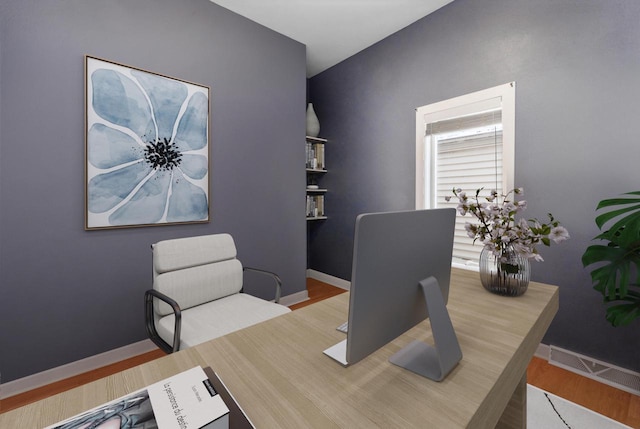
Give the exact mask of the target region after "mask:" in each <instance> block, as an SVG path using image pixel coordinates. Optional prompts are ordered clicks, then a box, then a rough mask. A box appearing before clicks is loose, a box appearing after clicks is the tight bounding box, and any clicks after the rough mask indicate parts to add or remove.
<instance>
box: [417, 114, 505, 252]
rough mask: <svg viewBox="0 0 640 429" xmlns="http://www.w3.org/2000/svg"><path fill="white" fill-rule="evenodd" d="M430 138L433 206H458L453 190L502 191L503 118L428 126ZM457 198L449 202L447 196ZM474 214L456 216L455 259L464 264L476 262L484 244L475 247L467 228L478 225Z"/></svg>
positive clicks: (491, 116) (484, 117)
mask: <svg viewBox="0 0 640 429" xmlns="http://www.w3.org/2000/svg"><path fill="white" fill-rule="evenodd" d="M426 137H427V139H429V140H430V141H431V143H430V145H431V150H432V151H433V158H434V163H433V164H434V167H435V168H434V169H433V170H434V171H433V176H434V177H433V179H432V189H433V198H434V201H433V205H432V207H453V208H455V207H457V205H458V201H457V199H456V198H455V197H453V193H452V190H453V188H461V189H463V190H465V191H466V192H467V194H469V195H473V194H474V193H475V190H476V189H480V188H484V191H483V192H482V193H481V195H485V196H487V195H489V193H490V192H491V190H492V189H495V190H497V191H498V192H499V193H501V192H502V191H503V189H502V117H501V112H500V111H499V110H498V111H494V112H489V113H484V114H479V115H473V116H468V117H464V118H457V119H453V120H448V121H442V122H439V123H432V124H428V126H427V136H426ZM447 196H449V197H453V198H452V199H451V200H450V201H449V202H447V201H446V199H445V197H447ZM474 221H475V218H473V217H472V216H470V215H467V216H461V215H460V214H458V215H457V217H456V227H455V236H454V246H453V257H454V259H458V260H460V261H465V262H466V261H471V262H476V261H477V260H478V258H479V256H480V251H481V250H482V244H481V243H476V244H475V245H474V243H473V239H471V238H469V237H468V236H467V232H466V230H465V228H464V225H465V223H466V222H474Z"/></svg>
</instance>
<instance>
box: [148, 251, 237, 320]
mask: <svg viewBox="0 0 640 429" xmlns="http://www.w3.org/2000/svg"><path fill="white" fill-rule="evenodd" d="M153 288H154V289H156V290H157V291H159V292H162V293H164V294H165V295H167V296H169V297H171V298H172V299H174V300H175V301H176V302H177V303H178V305H179V306H180V309H181V310H187V309H189V308H191V307H195V306H197V305H201V304H204V303H206V302H209V301H214V300H216V299H220V298H223V297H225V296H228V295H231V294H235V293H238V292H240V290H241V289H242V263H241V262H240V261H239V260H237V259H231V260H228V261H222V262H217V263H214V264H207V265H201V266H197V267H192V268H185V269H183V270H178V271H168V272H165V273H163V274H160V275H158V276H157V277H156V279H155V282H154V284H153ZM154 301H155V304H154V305H155V312H156V314H157V315H159V316H166V315H168V314H170V313H172V310H171V307H170V306H169V305H167V304H165V303H164V302H162V301H160V300H158V299H156V300H154Z"/></svg>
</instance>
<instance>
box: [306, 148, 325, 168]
mask: <svg viewBox="0 0 640 429" xmlns="http://www.w3.org/2000/svg"><path fill="white" fill-rule="evenodd" d="M306 158H307V162H306V168H309V169H312V170H324V169H325V164H324V144H322V143H311V142H307V143H306Z"/></svg>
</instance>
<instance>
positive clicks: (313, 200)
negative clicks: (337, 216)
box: [307, 195, 324, 217]
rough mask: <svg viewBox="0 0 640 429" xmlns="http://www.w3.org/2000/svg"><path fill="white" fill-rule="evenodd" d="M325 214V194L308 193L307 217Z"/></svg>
mask: <svg viewBox="0 0 640 429" xmlns="http://www.w3.org/2000/svg"><path fill="white" fill-rule="evenodd" d="M320 216H324V195H307V217H320Z"/></svg>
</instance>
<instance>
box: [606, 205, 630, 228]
mask: <svg viewBox="0 0 640 429" xmlns="http://www.w3.org/2000/svg"><path fill="white" fill-rule="evenodd" d="M604 207H607V206H604ZM600 208H601V207H600V205H598V209H600ZM636 210H640V204H639V205H635V206H631V207H624V208H621V209H618V210H612V211H609V212H606V213H603V214H601V215H598V216H597V217H596V225H598V228H600V229H602V226H603V225H604V224H605V223H607V222H608V221H610V220H611V219H614V218H616V217H618V216H620V215H623V214H625V213H629V212H634V211H636ZM610 229H614V228H610Z"/></svg>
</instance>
